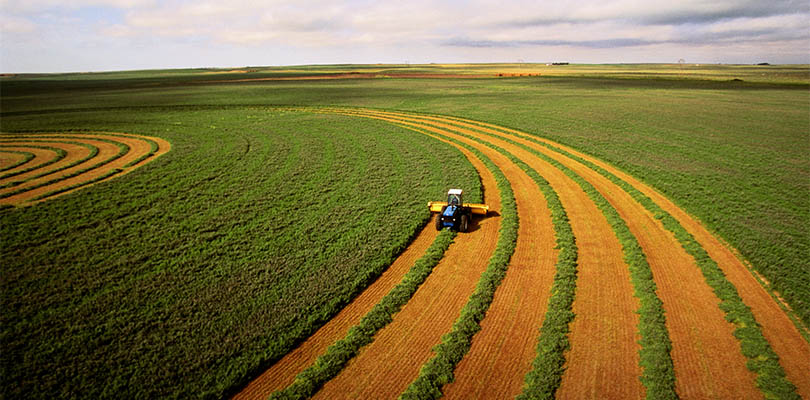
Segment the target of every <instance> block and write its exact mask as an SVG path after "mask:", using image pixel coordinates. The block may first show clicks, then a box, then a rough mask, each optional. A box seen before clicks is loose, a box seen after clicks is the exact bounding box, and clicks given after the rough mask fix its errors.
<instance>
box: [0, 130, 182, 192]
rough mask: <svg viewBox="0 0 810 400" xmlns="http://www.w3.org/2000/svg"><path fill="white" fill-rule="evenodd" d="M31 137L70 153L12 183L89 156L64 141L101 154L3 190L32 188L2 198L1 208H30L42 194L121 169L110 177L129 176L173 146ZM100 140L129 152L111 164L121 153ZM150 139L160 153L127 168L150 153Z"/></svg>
mask: <svg viewBox="0 0 810 400" xmlns="http://www.w3.org/2000/svg"><path fill="white" fill-rule="evenodd" d="M30 136H31V138H32V139H33V140H46V141H48V140H53V142H46V143H47V145H49V146H53V147H59V148H61V149H63V150H65V151H67V152H68V154H67V156H66V157H65V158H64V159H62V160H59V161H58V162H56V163H54V164H51V165H49V166H48V167H47V168H45V169H43V170H40V169H36V170H33V171H30V172H27V173H25V174H20V175H17V176H14V177H10V178H8V180H10V181H17V180H21V179H25V178H30V177H33V176H36V175H39V174H41V173H43V172H47V171H54V170H56V169H58V168H60V167H62V166H66V165H69V164H70V163H72V162H75V161H77V160H80V159H82V158H84V157H86V156H87V155H88V154H89V152H88V149H87V148H85V147H82V146H78V145H75V144H70V143H64V141H65V140H69V141H74V142H82V143H86V144H89V145H92V146H95V147H96V148H98V154H96V156H95V157H93V158H91V159H89V160H86V161H84V162H82V163H80V164H77V165H75V166H72V167H70V168H67V169H64V170H61V171H58V172H54V173H52V174H47V175H44V176H42V177H38V178H34V179H31V180H30V181H28V182H26V183H23V184H21V185H17V186H14V187H11V188H6V189H3V190H0V194H2V193H9V192H14V191H17V190H20V189H24V188H29V187H30V188H32V189H30V190H27V191H24V192H21V193H18V194H15V195H12V196H9V197H6V198H3V199H0V204H18V205H19V204H31V201H32V199H35V198H36V197H38V196H41V195H43V194H46V193H49V192H52V191H54V190H58V189H61V188H65V187H71V186H74V185H82V184H84V183H86V182H89V181H92V180H94V179H97V178H99V177H101V176H104V175H106V174H108V173H109V172H111V171H114V170H116V169H121V171H120V172H119V173H116V174H114V175H113V176H111V177H109V178H112V177H117V176H121V175H122V174H125V173H128V172H130V171H132V170H134V169H135V168H138V167H140V166H142V165H144V164H146V163H148V162H150V161H152V160H154V159H155V158H157V157H158V156H160V155H162V154H164V153H166V152H168V151H169V149H170V148H171V145H170V144H169V142H167V141H166V140H163V139H160V138H153V137H146V136H139V135H124V134H103V133H99V134H82V135H69V134H34V135H30ZM67 136H69V137H70V138H69V139H64V138H65V137H67ZM99 139H105V140H112V141H115V142H118V143H123V144H126V145H127V146H129V150H128V152H127V153H126V154H124V155H123V156H121V157H119V158H117V159H114V160H112V158H113V157H114V156H115V155H117V154H118V153H119V152H120V149H119V148H118V146H116V145H115V144H113V143H110V142H106V141H102V140H99ZM147 139H149V140H152V141H154V142H156V143H157V144H158V150H157V151H156V152H155V153H154V154H153V155H152V156H151V157H148V158H146V159H144V160H142V161H141V162H139V163H138V164H136V165H133V166H130V167H127V168H125V165H127V164H129V163H131V162H133V161H135V160H137V159H138V158H140V157H141V156H143V155H144V154H147V153H149V151H150V150H151V145H150V143H149V142H148V141H147ZM15 140H16V139H15ZM60 141H61V142H60ZM17 143H21V142H17ZM33 143H37V144H38V145H39V144H40V142H32V144H33ZM107 160H110V161H109V162H105V161H107ZM100 162H104V165H102V166H100V167H98V168H95V169H92V170H90V171H87V172H84V173H81V174H79V175H77V176H74V177H70V178H65V179H60V180H58V181H56V182H53V183H51V184H47V185H44V186H40V187H35V186H38V185H40V184H42V183H44V182H48V181H51V180H57V179H59V178H60V177H67V176H68V175H71V174H74V173H77V172H79V171H81V170H83V169H86V168H88V167H90V166H93V165H95V164H98V163H100ZM109 178H107V179H109ZM105 180H106V179H105ZM94 183H98V182H94ZM34 187H35V188H34ZM84 187H85V186H79V187H77V188H75V189H73V190H70V191H65V192H62V193H60V194H58V195H57V196H61V195H64V194H67V193H70V192H73V191H75V190H79V189H81V188H84ZM53 197H56V196H51V197H48V198H45V199H42V201H44V200H48V199H51V198H53Z"/></svg>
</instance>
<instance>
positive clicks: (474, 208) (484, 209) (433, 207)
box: [428, 201, 489, 215]
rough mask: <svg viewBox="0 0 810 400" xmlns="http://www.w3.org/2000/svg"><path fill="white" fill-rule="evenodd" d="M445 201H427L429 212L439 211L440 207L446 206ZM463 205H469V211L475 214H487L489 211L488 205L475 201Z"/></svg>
mask: <svg viewBox="0 0 810 400" xmlns="http://www.w3.org/2000/svg"><path fill="white" fill-rule="evenodd" d="M446 205H447V202H446V201H429V202H428V208H429V209H430V212H441V211H442V207H444V206H446ZM464 206H465V207H470V211H471V212H472V213H473V214H477V215H487V213H488V212H489V206H488V205H486V204H477V203H467V204H465V205H464Z"/></svg>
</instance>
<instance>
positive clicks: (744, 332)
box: [469, 121, 799, 399]
mask: <svg viewBox="0 0 810 400" xmlns="http://www.w3.org/2000/svg"><path fill="white" fill-rule="evenodd" d="M469 122H473V121H469ZM486 126H487V127H490V128H495V129H498V127H495V126H491V125H489V124H486ZM500 129H502V130H503V128H500ZM510 133H513V134H515V135H517V136H519V137H521V138H523V139H527V140H530V141H532V142H534V143H537V144H540V145H542V146H544V147H546V148H548V149H550V150H553V151H555V152H557V153H560V154H562V155H565V156H566V157H569V158H571V159H573V160H575V161H578V162H580V163H582V164H583V165H585V166H587V167H589V168H591V169H593V170H595V171H597V172H598V173H600V174H601V175H603V176H604V177H606V178H607V179H609V180H610V181H611V182H613V183H615V184H616V185H618V186H619V187H621V188H622V189H623V190H624V191H626V192H627V193H629V194H630V195H631V196H632V197H633V199H635V200H636V201H638V202H639V203H640V204H642V205H643V206H644V208H645V209H647V210H648V211H649V212H651V213H652V214H653V215H655V217H656V219H659V220H661V222H662V224H663V225H664V227H665V228H666V229H667V230H669V231H670V232H672V233H674V234H675V237H676V238H677V240H678V242H680V244H681V246H682V247H683V248H684V249H685V250H686V252H687V253H689V254H690V255H691V256H692V257H693V258H694V259H695V262H696V263H697V265H698V267H699V268H700V270H701V272H702V273H703V276H704V278H705V279H706V283H707V284H708V285H709V286H710V287H711V288H712V290H713V291H714V293H715V295H716V296H717V297H718V298H719V299H720V301H721V303H720V308H721V309H722V310H723V311H724V312H725V313H726V320H728V321H729V322H731V323H733V324H734V326H735V330H734V336H735V337H736V338H737V339H738V340H739V341H740V345H741V349H742V353H743V355H745V356H746V357H747V358H748V363H747V364H746V365H747V366H748V369H750V370H751V371H753V372H755V373H756V374H757V379H756V382H757V386H758V387H759V388H760V390H761V391H762V392H763V394H764V395H765V396H766V397H768V398H779V399H798V398H799V396H798V394H797V393H796V387H795V386H794V385H793V384H792V383H791V382H790V381H788V380H787V378H786V375H785V371H784V369H782V366H781V365H780V364H779V356H778V355H777V354H776V353H775V352H774V351H773V349H772V348H771V346H770V344H769V343H768V341H767V340H766V339H765V336H764V335H763V334H762V329H761V327H760V325H759V323H757V322H756V319H755V318H754V315H753V313H752V312H751V309H750V308H749V307H748V306H746V305H745V304H744V303H743V301H742V298H740V295H739V293H738V292H737V289H736V288H735V287H734V285H732V284H731V282H729V281H728V279H727V278H726V276H725V274H724V273H723V271H722V270H721V269H720V267H719V266H718V265H717V263H716V262H715V261H714V260H712V259H711V257H710V256H709V254H708V253H707V252H706V250H705V249H704V248H703V247H702V246H701V245H700V244H699V243H698V242H697V240H695V238H694V236H692V234H690V233H689V232H687V231H686V229H684V228H683V226H682V225H681V224H680V222H678V220H677V219H675V218H674V217H673V216H672V215H671V214H669V213H668V212H666V211H664V210H663V209H662V208H661V207H660V206H659V205H658V204H656V203H655V202H654V201H652V199H650V198H649V197H647V196H646V195H645V194H643V193H641V191H639V190H638V189H636V188H635V187H633V186H632V185H630V184H629V183H627V182H625V181H624V180H622V179H621V178H619V177H617V176H616V175H614V174H612V173H610V172H609V171H607V170H605V169H604V168H602V167H600V166H598V165H596V164H594V163H592V162H590V161H588V160H585V159H583V158H581V157H579V156H576V155H574V154H571V153H569V152H567V151H565V150H563V149H560V148H558V147H556V146H553V145H550V144H548V143H545V142H543V141H540V140H537V139H534V138H531V137H529V136H526V135H520V134H517V133H516V132H514V131H510ZM642 315H643V314H642ZM656 376H657V375H656Z"/></svg>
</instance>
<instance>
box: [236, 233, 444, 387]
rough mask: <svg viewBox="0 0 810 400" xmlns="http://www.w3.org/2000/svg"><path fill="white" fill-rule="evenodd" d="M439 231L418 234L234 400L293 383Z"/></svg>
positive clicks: (393, 283)
mask: <svg viewBox="0 0 810 400" xmlns="http://www.w3.org/2000/svg"><path fill="white" fill-rule="evenodd" d="M437 235H438V231H436V228H434V226H433V224H432V223H430V224H428V225H427V226H425V227H424V228H423V229H422V231H420V232H419V234H418V235H417V236H416V239H414V241H413V242H411V244H410V245H408V247H407V248H406V249H405V251H403V252H402V254H400V256H399V257H397V259H396V260H395V261H394V262H393V263H392V264H391V266H390V267H388V268H387V269H386V270H385V272H383V274H382V275H381V276H380V277H379V278H378V279H377V280H375V281H374V283H372V284H371V285H370V286H369V287H368V288H366V289H365V290H364V291H363V292H362V293H361V294H360V295H359V296H357V298H355V299H354V300H352V302H351V303H349V305H347V306H346V307H345V308H343V310H341V311H340V312H339V313H338V314H337V315H336V316H335V317H334V318H332V319H331V320H329V322H327V323H326V324H325V325H324V326H322V327H321V328H320V329H318V330H317V331H316V332H315V333H314V334H313V335H312V336H310V337H309V338H308V339H307V340H306V341H305V342H303V343H301V344H300V345H299V346H298V347H296V348H295V349H294V350H293V351H291V352H290V353H288V354H287V355H285V356H284V357H283V358H281V359H280V360H278V361H277V362H276V363H275V364H273V365H272V366H270V368H268V369H267V370H266V371H265V372H264V373H262V374H261V375H260V376H259V377H258V378H256V379H254V380H253V381H252V382H251V383H250V384H248V386H247V387H245V388H244V389H242V391H241V392H239V393H238V394H237V395H236V396H234V399H266V398H267V397H268V396H270V394H271V393H273V392H274V391H277V390H280V389H283V388H285V387H287V386H289V385H290V384H291V383H292V382H293V381H294V380H295V377H296V375H298V374H299V373H300V372H301V371H303V370H304V369H306V368H307V367H309V366H310V365H312V363H313V362H315V359H317V358H318V356H320V355H322V354H323V353H324V352H325V351H326V348H327V347H329V346H330V345H332V344H333V343H335V342H336V341H337V340H340V339H342V338H343V337H345V336H346V333H347V332H348V331H349V329H350V328H351V327H352V326H354V325H356V324H357V323H359V322H360V320H361V319H362V318H363V316H364V315H366V314H367V313H368V312H369V311H370V310H371V309H372V308H373V307H374V305H376V304H377V303H379V302H380V300H381V299H382V298H383V297H384V296H385V295H386V294H387V293H388V292H389V291H390V290H391V289H392V288H393V287H394V286H396V285H397V284H398V283H399V282H400V281H401V280H402V277H403V276H405V274H406V273H407V272H408V270H409V269H410V268H411V266H413V264H414V262H416V260H417V259H419V258H420V257H422V255H423V254H424V253H425V251H426V250H427V248H428V247H429V246H430V244H431V243H433V240H434V239H436V236H437Z"/></svg>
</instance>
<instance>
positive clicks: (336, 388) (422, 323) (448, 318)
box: [313, 138, 500, 399]
mask: <svg viewBox="0 0 810 400" xmlns="http://www.w3.org/2000/svg"><path fill="white" fill-rule="evenodd" d="M439 140H442V139H441V138H439ZM451 144H452V143H451ZM461 151H462V153H464V155H465V156H466V157H467V158H468V159H469V160H470V162H471V163H472V164H473V166H474V167H475V168H476V169H477V170H478V173H479V176H480V177H481V183H482V186H483V188H484V201H485V202H486V203H487V204H488V205H489V206H490V212H491V213H492V212H493V211H494V212H497V211H498V210H499V209H500V196H499V195H498V193H497V185H496V183H495V178H494V177H493V175H492V173H491V172H489V170H487V169H486V167H485V166H484V165H483V163H481V161H480V160H478V159H477V158H476V157H475V156H474V155H473V154H472V153H470V152H468V151H467V150H466V149H461ZM473 221H474V224H472V226H471V227H470V230H471V231H470V232H468V233H465V234H462V235H458V236H457V237H456V239H455V241H454V243H453V244H452V245H451V246H450V247H449V248H448V249H447V251H446V252H445V255H444V258H443V259H442V260H441V261H440V262H439V264H438V265H437V266H436V267H435V268H434V270H433V273H431V275H430V276H429V277H428V278H427V279H426V280H425V282H424V283H423V284H422V286H421V287H420V288H419V290H417V292H416V293H415V294H414V296H413V297H412V298H411V300H410V301H409V302H408V303H407V304H406V305H405V306H404V307H403V308H402V309H401V310H400V312H399V313H397V314H396V315H394V319H393V321H392V322H391V323H390V324H388V325H387V326H386V327H385V328H383V329H382V330H380V331H379V332H378V333H377V335H376V336H375V338H374V341H373V342H372V343H371V344H369V345H367V346H365V347H364V348H363V349H362V350H361V351H360V353H359V354H358V355H357V357H355V358H354V359H353V360H351V361H350V362H349V363H348V364H347V365H346V367H345V368H344V369H343V371H341V373H340V374H338V375H337V376H336V377H335V378H333V379H332V380H330V381H329V382H327V383H326V384H325V385H324V386H323V387H322V388H321V390H320V391H319V392H317V393H316V394H315V396H313V398H316V399H358V398H395V397H397V396H399V395H400V394H401V393H402V392H403V391H405V389H406V388H407V387H408V385H409V384H410V383H411V382H412V381H413V380H414V379H416V377H417V375H418V374H419V369H420V368H421V366H422V365H423V364H424V363H425V362H426V361H427V360H428V359H429V358H430V357H432V356H433V354H434V353H433V351H432V347H433V346H434V345H436V344H438V343H439V342H440V341H441V336H442V335H443V334H444V333H446V332H449V331H450V327H451V326H452V323H453V322H454V321H455V320H456V318H457V317H458V315H459V312H460V310H461V308H462V307H463V306H464V304H465V303H466V301H467V299H468V298H469V295H470V294H471V293H472V291H473V289H474V288H475V285H476V284H477V283H478V280H479V278H480V276H481V273H482V272H483V271H484V270H485V269H486V266H487V263H488V260H489V257H490V256H491V255H492V253H493V252H494V250H495V244H496V242H497V237H498V230H499V227H500V218H498V217H497V216H495V215H490V216H488V217H487V218H483V219H482V218H475V219H473Z"/></svg>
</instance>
